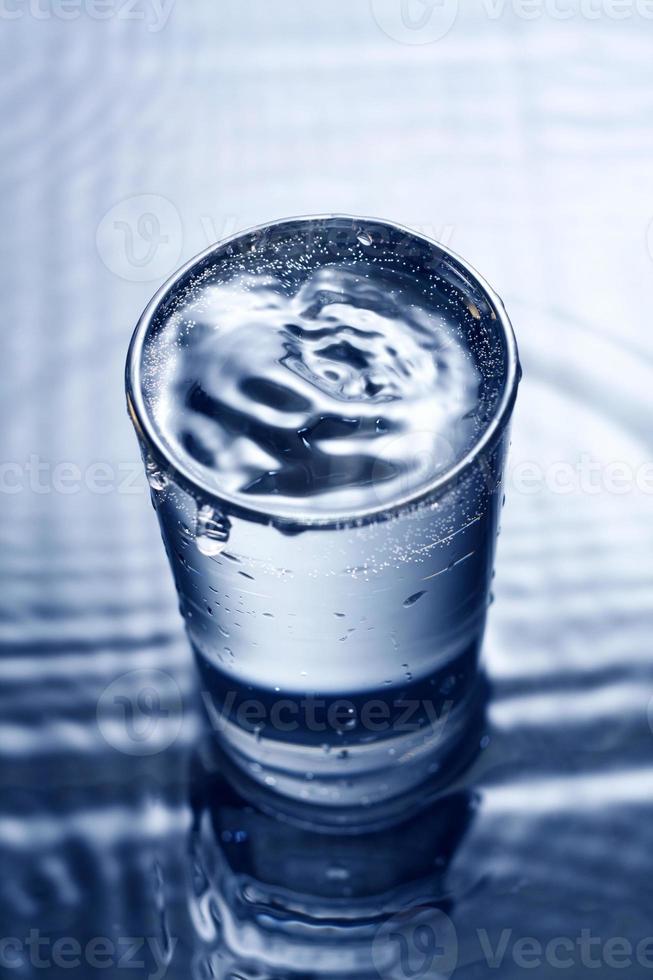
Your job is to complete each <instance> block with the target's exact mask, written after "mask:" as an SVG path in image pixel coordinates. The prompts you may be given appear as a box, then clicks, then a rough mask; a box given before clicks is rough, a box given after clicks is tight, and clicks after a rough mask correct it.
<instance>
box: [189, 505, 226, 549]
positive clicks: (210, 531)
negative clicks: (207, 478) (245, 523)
mask: <svg viewBox="0 0 653 980" xmlns="http://www.w3.org/2000/svg"><path fill="white" fill-rule="evenodd" d="M230 528H231V524H230V522H229V520H228V518H226V517H225V516H224V515H223V514H220V512H219V511H217V510H214V509H213V507H210V506H209V505H208V504H205V505H204V506H203V507H200V509H199V511H198V513H197V522H196V524H195V543H196V544H197V550H198V551H199V552H200V554H202V555H205V556H206V557H207V558H213V557H214V556H215V555H219V554H220V552H221V551H222V549H223V548H224V546H225V544H226V543H227V541H228V540H229V530H230Z"/></svg>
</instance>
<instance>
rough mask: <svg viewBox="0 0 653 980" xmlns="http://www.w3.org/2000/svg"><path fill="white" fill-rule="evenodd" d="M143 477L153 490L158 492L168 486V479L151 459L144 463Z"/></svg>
mask: <svg viewBox="0 0 653 980" xmlns="http://www.w3.org/2000/svg"><path fill="white" fill-rule="evenodd" d="M145 475H146V476H147V482H148V483H149V485H150V486H151V487H152V489H153V490H158V491H159V492H160V491H161V490H165V488H166V487H167V486H168V477H167V476H166V475H165V473H163V472H162V470H160V469H159V467H158V466H157V464H156V463H155V462H154V460H153V459H148V460H147V462H146V463H145Z"/></svg>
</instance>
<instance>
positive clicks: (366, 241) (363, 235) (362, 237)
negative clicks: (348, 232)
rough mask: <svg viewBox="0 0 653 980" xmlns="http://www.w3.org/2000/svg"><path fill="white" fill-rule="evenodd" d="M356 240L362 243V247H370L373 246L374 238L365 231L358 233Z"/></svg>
mask: <svg viewBox="0 0 653 980" xmlns="http://www.w3.org/2000/svg"><path fill="white" fill-rule="evenodd" d="M356 238H357V239H358V241H359V242H360V243H361V245H366V246H368V245H371V244H372V236H371V235H370V233H369V231H365V230H364V229H363V230H361V231H359V232H358V234H357V235H356Z"/></svg>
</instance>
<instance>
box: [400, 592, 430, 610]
mask: <svg viewBox="0 0 653 980" xmlns="http://www.w3.org/2000/svg"><path fill="white" fill-rule="evenodd" d="M423 595H426V592H425V591H424V590H422V592H414V593H413V595H409V596H408V598H407V599H404V608H405V609H408V608H409V606H414V605H415V603H416V602H417V600H418V599H421V598H422V596H423Z"/></svg>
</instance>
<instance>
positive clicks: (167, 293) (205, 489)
mask: <svg viewBox="0 0 653 980" xmlns="http://www.w3.org/2000/svg"><path fill="white" fill-rule="evenodd" d="M332 220H346V221H351V222H352V223H353V225H355V224H360V225H362V226H363V228H364V226H365V225H366V224H369V225H379V226H382V227H385V228H388V229H390V230H391V231H395V232H399V233H400V234H404V235H407V236H409V237H411V238H413V239H417V240H418V241H420V242H422V243H424V244H426V245H428V246H429V247H431V248H434V249H436V250H437V251H438V252H439V253H440V254H441V255H442V256H443V257H446V258H448V259H451V260H453V262H454V263H456V264H457V265H458V266H460V267H461V269H462V270H463V271H464V272H466V273H467V275H468V276H469V277H470V278H471V280H472V282H473V284H474V285H475V286H478V287H479V288H480V290H481V291H482V293H483V294H484V297H485V299H486V300H487V302H488V303H489V305H490V308H491V309H492V311H493V312H494V314H495V318H496V323H497V324H498V325H499V327H500V331H501V338H500V339H501V340H502V342H503V346H504V349H505V354H506V372H505V377H504V379H503V390H502V392H501V396H500V397H499V399H498V401H497V404H496V406H495V407H494V410H493V412H492V415H491V418H490V420H489V422H488V423H487V425H486V426H485V427H484V428H483V430H482V431H481V433H480V434H479V436H478V438H477V439H476V440H475V441H474V443H473V444H472V446H471V447H470V449H469V450H468V451H467V452H466V453H465V455H464V456H462V457H461V458H460V459H459V460H458V461H457V462H456V463H454V464H453V465H452V466H450V467H448V468H447V469H445V470H443V471H442V472H441V473H438V474H437V475H436V476H435V477H434V478H433V479H432V480H430V481H428V483H425V484H424V485H422V486H419V487H417V488H415V489H414V490H410V491H408V492H407V493H404V494H401V495H399V496H397V497H396V498H392V499H390V500H388V501H385V502H383V503H381V502H380V503H379V504H377V505H374V506H370V507H359V508H352V509H351V510H348V511H346V512H341V513H332V514H329V513H328V512H320V513H315V512H313V513H311V512H300V511H299V510H298V512H297V514H296V515H294V516H291V515H289V514H281V513H278V512H277V513H275V512H274V511H271V510H270V507H269V504H268V506H263V505H258V504H257V503H256V502H252V503H249V502H247V503H245V502H244V501H243V498H242V496H239V495H236V494H231V493H228V492H226V491H219V490H217V489H216V488H215V487H214V486H212V485H210V484H209V483H207V482H206V481H204V480H202V478H201V476H200V475H199V474H198V473H196V472H193V471H191V470H190V469H189V468H188V467H186V466H185V465H184V462H183V460H181V459H179V458H176V457H175V456H174V455H173V453H172V452H171V451H170V449H169V447H167V446H166V443H165V441H164V440H163V438H162V437H161V434H160V433H159V431H158V428H157V426H156V424H155V422H154V419H153V418H152V415H151V413H150V411H149V410H148V408H147V405H146V402H145V398H144V397H143V388H142V383H141V382H142V377H141V365H142V356H143V349H144V344H145V338H146V337H147V335H148V332H149V330H150V327H151V325H152V322H153V321H154V319H155V317H156V315H157V313H158V311H159V309H160V308H161V306H162V305H163V304H164V302H165V301H166V300H168V299H170V297H171V296H173V295H174V293H175V290H176V289H177V288H178V287H179V286H180V284H181V283H182V281H183V280H184V279H185V278H186V277H187V276H188V274H189V273H190V272H191V271H192V270H193V268H194V267H195V266H199V265H201V264H204V263H206V262H207V260H209V259H210V258H211V256H212V255H216V259H218V256H217V253H218V252H220V251H222V250H223V249H224V248H225V247H227V246H229V245H231V244H233V243H235V242H237V241H238V240H239V239H246V238H247V237H249V236H251V235H257V234H262V233H265V232H269V231H272V230H274V229H277V228H283V226H284V225H289V224H297V223H301V224H307V225H310V224H311V223H317V222H328V221H332ZM361 230H362V229H361ZM520 377H521V369H520V364H519V354H518V350H517V341H516V338H515V334H514V331H513V328H512V324H511V322H510V319H509V317H508V314H507V312H506V309H505V307H504V305H503V301H502V300H501V298H500V297H499V295H498V294H497V293H496V292H495V291H494V289H492V287H491V286H490V285H489V283H488V282H487V281H486V280H485V279H484V278H483V276H481V275H480V274H479V273H478V272H477V271H476V269H474V268H473V266H471V265H470V264H469V263H468V262H467V261H466V260H465V259H463V258H462V257H461V256H460V255H458V254H457V252H454V251H453V250H452V249H450V248H449V247H448V246H447V245H444V244H442V243H441V242H438V241H436V240H435V239H433V238H429V237H428V236H427V235H423V234H421V233H420V232H417V231H413V230H412V229H411V228H408V227H406V226H405V225H401V224H398V223H396V222H394V221H388V220H386V219H384V218H371V217H361V216H358V215H350V214H344V213H339V212H335V213H327V214H318V215H298V216H296V217H291V218H283V219H280V220H278V221H266V222H264V223H262V224H259V225H254V226H252V227H250V228H246V229H243V230H242V231H238V232H236V233H235V234H233V235H230V236H228V237H227V238H223V239H221V240H220V241H218V242H215V243H214V244H212V245H209V246H208V248H206V249H204V250H203V251H201V252H199V253H198V254H197V255H195V256H193V258H191V259H189V260H188V261H187V262H185V263H184V264H183V265H182V266H181V267H180V268H179V269H177V271H176V272H174V273H173V274H172V275H171V276H170V277H169V278H168V279H167V280H166V281H165V282H164V283H163V284H162V285H161V286H160V287H159V289H158V290H157V291H156V293H155V294H154V296H153V297H152V299H151V300H150V302H149V303H148V304H147V306H146V307H145V310H144V311H143V313H142V314H141V316H140V317H139V319H138V322H137V324H136V327H135V329H134V332H133V334H132V338H131V341H130V344H129V349H128V352H127V361H126V366H125V386H126V393H127V408H128V412H129V415H130V418H131V420H132V423H133V424H134V427H135V428H136V431H137V433H138V435H139V436H140V438H141V440H142V442H143V443H144V444H145V446H146V447H147V450H148V451H149V452H150V454H151V455H152V457H153V460H154V462H155V463H156V464H157V465H159V466H161V468H162V470H163V472H164V473H165V474H166V476H169V477H170V479H171V480H172V482H174V483H177V484H178V485H180V486H181V488H182V489H184V490H186V491H187V492H188V493H189V494H190V495H191V496H193V497H195V498H202V499H203V500H206V502H207V503H208V504H210V505H212V506H213V507H214V508H215V509H216V510H217V511H219V512H220V513H222V514H233V515H235V516H238V517H242V518H244V519H246V520H250V521H255V522H257V523H265V524H273V525H275V526H278V527H281V528H282V529H283V528H284V527H285V528H286V529H288V530H299V529H304V528H306V529H309V528H320V527H321V528H335V527H347V526H350V527H351V526H359V525H361V524H367V523H372V522H374V521H379V520H386V519H389V518H391V517H394V516H396V515H398V514H399V513H401V512H404V511H408V510H413V509H415V508H417V507H419V506H424V505H427V504H428V503H429V502H430V501H432V500H433V499H435V498H437V497H438V496H440V495H441V494H442V493H443V492H445V491H446V490H447V489H448V488H449V487H450V486H451V485H452V484H454V483H456V482H457V481H459V480H460V478H461V477H462V476H463V475H464V474H466V473H467V472H468V471H469V470H470V469H471V468H472V466H473V465H474V463H475V462H476V461H477V460H478V459H479V458H481V457H482V455H483V453H484V452H486V451H488V450H490V449H491V448H492V447H493V446H494V444H495V442H497V441H498V440H499V439H500V437H501V436H502V434H503V432H504V431H505V428H506V426H507V424H508V423H509V421H510V416H511V414H512V409H513V406H514V403H515V399H516V396H517V388H518V385H519V380H520Z"/></svg>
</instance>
